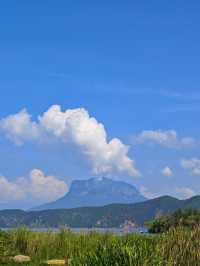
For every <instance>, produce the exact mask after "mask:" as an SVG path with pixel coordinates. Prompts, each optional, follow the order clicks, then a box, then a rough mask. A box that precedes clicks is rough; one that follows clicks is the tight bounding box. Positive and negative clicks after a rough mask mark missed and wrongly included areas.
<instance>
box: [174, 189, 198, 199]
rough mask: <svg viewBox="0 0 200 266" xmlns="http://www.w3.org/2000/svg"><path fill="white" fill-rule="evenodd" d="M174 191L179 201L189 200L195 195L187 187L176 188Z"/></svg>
mask: <svg viewBox="0 0 200 266" xmlns="http://www.w3.org/2000/svg"><path fill="white" fill-rule="evenodd" d="M175 191H176V193H177V195H178V196H179V198H181V199H187V198H191V197H193V196H195V195H196V193H195V192H194V190H193V189H191V188H189V187H178V188H176V190H175Z"/></svg>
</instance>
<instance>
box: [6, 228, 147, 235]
mask: <svg viewBox="0 0 200 266" xmlns="http://www.w3.org/2000/svg"><path fill="white" fill-rule="evenodd" d="M12 229H15V228H1V230H4V231H9V230H12ZM30 229H31V230H33V231H36V232H49V231H50V232H55V233H57V232H59V230H60V229H59V228H30ZM69 229H70V230H71V231H72V232H74V233H89V232H98V233H114V234H118V235H124V234H128V233H140V234H146V233H148V231H147V229H146V228H144V227H137V228H131V229H128V230H125V229H123V228H69Z"/></svg>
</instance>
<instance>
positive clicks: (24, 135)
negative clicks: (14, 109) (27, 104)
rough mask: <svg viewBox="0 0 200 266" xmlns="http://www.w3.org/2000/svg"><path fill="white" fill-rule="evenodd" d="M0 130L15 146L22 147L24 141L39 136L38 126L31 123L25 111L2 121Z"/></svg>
mask: <svg viewBox="0 0 200 266" xmlns="http://www.w3.org/2000/svg"><path fill="white" fill-rule="evenodd" d="M0 129H1V131H2V132H4V133H5V135H6V137H7V138H8V139H10V140H12V141H13V142H14V143H15V144H16V145H22V144H23V143H24V142H25V141H28V140H33V139H37V138H38V136H39V132H38V131H39V129H38V125H37V124H36V123H35V122H32V121H31V116H30V114H29V113H28V112H27V111H26V109H23V110H22V111H20V112H19V113H17V114H14V115H9V116H8V117H6V118H4V119H2V120H1V121H0Z"/></svg>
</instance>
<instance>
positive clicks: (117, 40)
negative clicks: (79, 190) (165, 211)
mask: <svg viewBox="0 0 200 266" xmlns="http://www.w3.org/2000/svg"><path fill="white" fill-rule="evenodd" d="M0 7H1V8H0V119H1V120H0V128H1V130H0V174H1V176H2V178H1V179H0V187H2V190H3V191H4V193H2V195H3V196H2V197H1V196H0V207H2V208H3V207H29V206H32V205H34V204H36V203H38V202H39V203H40V202H41V203H42V202H45V201H49V200H50V199H52V198H49V194H50V195H53V197H55V198H56V197H58V196H60V194H62V193H65V192H66V190H67V187H68V186H69V185H70V182H71V181H72V180H73V179H79V178H89V177H91V176H97V175H108V176H111V177H113V178H118V179H123V180H125V181H128V182H131V183H132V184H134V185H136V186H137V188H138V189H140V190H141V191H142V193H144V194H145V195H146V196H148V197H153V196H157V195H161V194H170V195H173V196H177V197H180V198H184V197H189V196H192V195H195V194H199V193H200V185H199V184H198V183H199V182H198V179H199V176H200V152H199V146H200V141H199V123H198V121H199V115H200V105H199V104H200V89H199V84H200V76H199V67H200V53H199V45H200V36H199V24H200V18H199V11H200V3H199V1H190V2H189V1H176V0H175V1H162V2H160V1H146V0H145V1H63V0H60V1H59V2H55V1H53V0H49V1H12V0H11V1H9V2H8V1H6V2H4V3H1V5H0ZM53 105H58V106H60V107H61V110H62V112H61V110H60V113H64V111H65V110H69V109H73V110H74V111H77V110H78V109H77V108H84V109H83V110H87V111H88V113H89V118H85V114H84V112H79V115H80V117H79V118H80V119H86V123H89V127H90V126H91V128H90V130H91V131H90V134H92V137H93V138H94V139H92V137H91V140H93V142H92V144H91V143H89V139H90V138H86V136H84V139H82V138H81V140H80V138H79V135H77V132H78V131H77V130H78V129H77V124H76V126H74V124H73V125H72V124H71V122H70V123H69V125H68V129H66V130H69V131H70V137H69V135H68V133H66V132H64V133H62V134H60V135H59V136H58V134H57V133H56V131H55V127H54V126H55V125H51V126H52V127H51V132H50V131H49V127H48V126H49V124H48V125H47V124H46V122H45V126H44V123H43V125H39V122H38V116H39V115H40V116H43V113H44V112H47V110H49V108H51V107H52V106H53ZM23 108H26V109H27V112H25V114H26V115H28V114H29V115H31V116H32V120H31V121H28V122H27V121H26V122H27V125H25V127H22V126H21V127H19V124H18V125H16V123H21V121H22V120H20V119H21V118H22V116H21V115H18V116H17V117H18V118H19V119H18V120H17V122H16V120H14V122H13V120H9V119H8V118H10V115H14V114H22V113H19V112H20V111H21V110H22V109H23ZM61 116H62V115H61ZM56 117H57V116H56ZM63 117H64V116H63ZM70 117H72V118H70V119H72V120H73V119H74V115H72V116H71V114H70ZM91 117H94V118H95V119H96V120H97V123H96V124H95V126H94V124H92V123H91V120H90V118H91ZM15 118H16V117H15ZM2 119H4V120H2ZM6 119H7V120H6ZM63 119H66V118H63ZM3 121H4V122H5V121H6V126H5V123H3ZM59 121H60V120H59ZM67 121H68V120H67ZM70 121H71V120H70ZM80 121H82V120H80ZM84 121H85V120H84ZM34 122H35V123H36V124H37V127H38V128H39V129H37V130H39V132H40V133H37V134H38V135H37V138H36V137H33V134H32V133H33V132H32V133H31V131H32V130H33V128H32V125H33V124H32V123H34ZM13 123H14V124H13ZM61 123H62V122H61ZM99 123H102V124H103V125H104V127H105V130H104V132H103V133H102V131H101V129H100V127H101V126H100V124H99ZM20 125H22V124H20ZM56 126H58V127H59V126H61V125H60V124H59V125H57V124H56ZM93 126H94V127H93ZM95 127H97V129H98V130H100V131H101V133H99V134H98V133H97V134H95V133H94V131H95ZM16 128H17V129H16ZM19 128H20V132H19V131H17V130H19ZM41 128H42V129H41ZM44 128H45V129H44ZM41 131H42V132H43V131H45V134H44V133H41ZM100 131H99V132H100ZM105 132H106V134H107V139H106V141H107V142H106V144H105V143H104V144H105V147H104V146H103V147H104V148H105V150H106V152H108V153H109V154H110V153H112V156H110V157H109V159H108V158H107V157H106V158H104V157H105V156H103V155H101V154H100V152H99V150H97V149H96V147H95V145H94V143H101V141H105V139H104V138H103V134H104V133H105ZM16 134H17V138H20V142H22V143H20V145H19V143H16ZM19 134H20V136H19ZM27 135H28V137H27ZM44 135H45V136H44ZM47 135H48V136H47ZM98 137H99V139H98ZM114 138H118V139H119V140H120V143H121V144H122V145H123V148H122V150H121V149H119V145H118V144H116V143H115V144H116V147H117V149H119V151H118V150H117V152H116V150H115V153H114V152H113V151H114V149H115V146H114V145H113V146H112V145H109V142H110V141H112V140H113V139H114ZM47 139H48V140H47ZM46 140H47V141H46ZM188 140H189V141H188ZM16 144H17V145H16ZM126 145H128V146H129V151H126V152H125V150H124V149H125V147H127V146H126ZM97 146H98V145H97ZM97 151H98V152H97ZM101 152H102V153H104V150H103V149H102V150H101ZM106 152H105V154H106ZM99 154H100V155H101V156H100V158H98V156H99ZM113 154H114V155H113ZM92 156H94V157H95V159H97V160H98V162H97V160H94V158H93V157H92ZM127 158H128V159H130V160H131V161H132V160H134V162H133V165H134V166H132V170H133V169H134V170H137V171H138V173H140V174H138V177H136V174H131V173H130V172H131V171H130V165H129V166H127V164H129V163H128V162H127V161H126V159H127ZM123 160H125V161H126V162H124V163H123ZM119 162H120V163H121V162H122V164H123V167H122V168H123V171H122V170H120V169H119V167H117V166H118V165H120V163H119ZM97 164H98V171H96V172H95V167H96V166H97ZM34 169H38V170H37V171H36V170H34ZM100 169H101V170H100ZM21 177H23V178H21ZM22 179H23V180H22ZM34 182H35V183H34ZM37 182H39V184H40V182H42V184H43V186H46V187H48V189H49V194H48V193H47V195H46V196H45V197H41V194H43V192H44V188H43V187H42V185H41V187H40V186H39V185H38V183H37ZM62 182H64V183H62ZM51 184H52V186H51ZM38 186H39V187H38ZM21 187H22V189H21ZM27 187H30V189H31V190H32V191H34V192H32V191H30V190H28V189H27ZM52 187H53V188H55V187H56V188H57V190H56V189H55V191H54V193H52ZM19 190H20V191H19ZM0 191H1V188H0ZM59 191H60V192H59ZM59 193H60V194H59ZM13 194H15V195H16V197H12V196H11V195H13Z"/></svg>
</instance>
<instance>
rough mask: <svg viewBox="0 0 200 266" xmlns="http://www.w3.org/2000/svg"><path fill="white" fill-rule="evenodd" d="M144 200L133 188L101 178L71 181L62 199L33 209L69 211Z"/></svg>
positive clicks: (123, 183)
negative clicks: (70, 209)
mask: <svg viewBox="0 0 200 266" xmlns="http://www.w3.org/2000/svg"><path fill="white" fill-rule="evenodd" d="M144 200H145V198H144V197H143V196H142V195H141V194H140V193H139V191H138V190H137V189H136V188H135V187H134V186H132V185H130V184H128V183H125V182H123V181H114V180H112V179H109V178H105V177H103V178H91V179H88V180H76V181H73V182H72V185H71V188H70V190H69V192H68V193H67V194H66V195H65V196H64V197H63V198H61V199H58V200H57V201H54V202H51V203H48V204H44V205H42V206H39V207H37V208H35V209H36V210H44V209H69V208H77V207H89V206H104V205H108V204H112V203H135V202H141V201H144Z"/></svg>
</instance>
